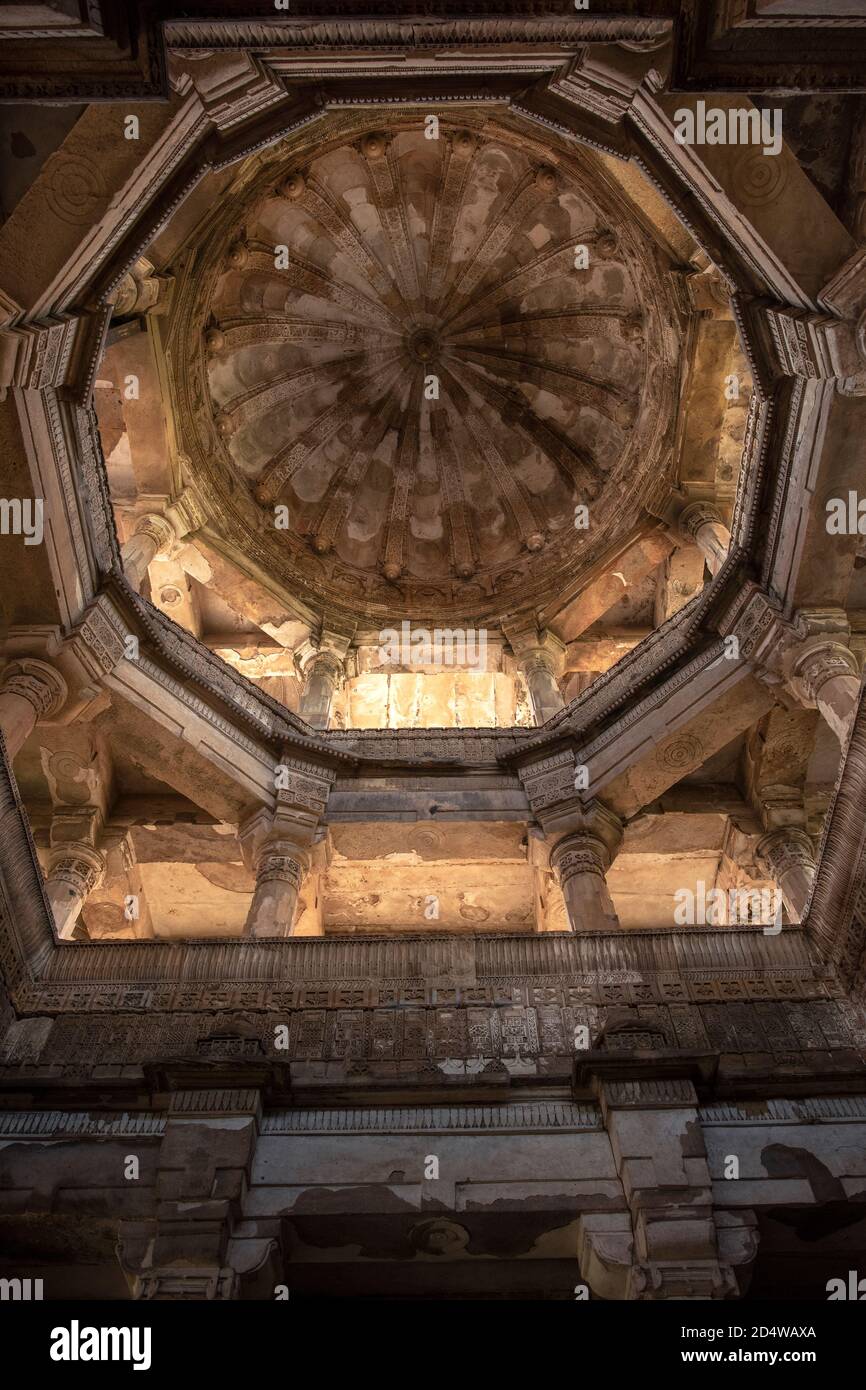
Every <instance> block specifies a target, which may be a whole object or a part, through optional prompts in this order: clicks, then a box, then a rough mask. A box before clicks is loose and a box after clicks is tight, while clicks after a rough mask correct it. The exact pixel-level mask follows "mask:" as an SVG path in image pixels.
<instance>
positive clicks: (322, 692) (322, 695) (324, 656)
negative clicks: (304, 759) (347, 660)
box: [301, 652, 343, 729]
mask: <svg viewBox="0 0 866 1390" xmlns="http://www.w3.org/2000/svg"><path fill="white" fill-rule="evenodd" d="M342 677H343V665H342V662H340V661H339V660H338V658H337V657H336V656H333V655H332V654H331V653H330V652H321V653H320V654H319V655H318V656H314V657H313V659H312V661H311V662H310V663H309V665H308V666H307V671H306V684H305V686H304V693H303V696H302V697H301V718H302V719H305V720H306V721H307V723H308V724H309V725H310V727H311V728H313V729H327V727H328V722H329V720H330V717H331V701H332V699H333V698H334V692H335V690H336V689H337V687H338V686H339V684H340V681H341V679H342Z"/></svg>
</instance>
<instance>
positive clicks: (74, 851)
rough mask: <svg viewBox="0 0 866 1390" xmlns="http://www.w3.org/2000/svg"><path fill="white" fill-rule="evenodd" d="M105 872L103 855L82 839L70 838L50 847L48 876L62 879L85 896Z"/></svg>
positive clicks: (91, 890)
mask: <svg viewBox="0 0 866 1390" xmlns="http://www.w3.org/2000/svg"><path fill="white" fill-rule="evenodd" d="M104 872H105V855H104V854H103V853H102V851H101V850H98V849H94V847H93V845H88V844H85V843H84V841H83V840H70V841H68V842H67V843H66V844H61V845H58V846H57V848H56V849H52V850H51V853H50V855H49V858H48V875H47V876H48V878H50V879H56V880H63V881H64V882H67V883H69V884H71V885H73V886H74V887H75V888H76V889H79V888H80V889H81V891H82V893H83V895H84V896H85V897H86V896H87V895H88V893H92V892H93V889H94V888H96V886H97V885H98V883H99V882H100V880H101V879H102V875H103V874H104Z"/></svg>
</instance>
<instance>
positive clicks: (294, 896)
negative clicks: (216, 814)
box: [244, 834, 310, 937]
mask: <svg viewBox="0 0 866 1390" xmlns="http://www.w3.org/2000/svg"><path fill="white" fill-rule="evenodd" d="M253 866H254V869H255V875H256V886H255V890H254V892H253V900H252V902H251V904H250V910H249V914H248V916H247V921H246V926H245V928H244V935H245V936H255V937H265V936H270V937H273V936H291V935H292V927H293V924H294V920H295V908H296V907H297V903H298V893H299V892H300V888H301V884H302V883H303V881H304V878H305V877H306V874H307V871H308V869H309V867H310V853H309V850H307V849H304V848H302V846H301V845H299V844H297V843H296V842H295V841H294V840H291V839H289V838H287V837H286V836H285V835H281V834H275V835H269V836H267V837H266V838H265V839H264V840H262V842H261V843H260V844H259V845H258V847H257V849H256V850H255V854H254V859H253Z"/></svg>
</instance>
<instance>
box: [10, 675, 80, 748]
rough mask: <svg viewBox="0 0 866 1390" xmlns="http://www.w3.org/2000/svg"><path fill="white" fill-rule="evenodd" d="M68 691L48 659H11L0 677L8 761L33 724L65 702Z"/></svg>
mask: <svg viewBox="0 0 866 1390" xmlns="http://www.w3.org/2000/svg"><path fill="white" fill-rule="evenodd" d="M67 695H68V691H67V688H66V682H65V681H64V679H63V677H62V676H61V674H60V672H59V671H57V670H55V668H54V667H53V666H49V664H48V662H47V661H37V660H36V659H35V658H33V657H24V658H22V659H21V660H18V661H10V663H9V665H8V666H7V667H6V668H5V669H4V671H3V674H2V676H0V729H2V731H3V738H4V740H5V743H6V754H7V757H8V758H9V761H10V763H11V762H13V760H14V759H15V757H16V756H17V755H18V753H20V751H21V749H22V748H23V747H24V744H25V743H26V742H27V740H28V738H29V737H30V735H31V734H32V732H33V730H34V728H35V727H36V721H37V719H48V718H49V717H50V716H52V715H55V714H57V713H58V711H59V710H60V708H61V706H62V705H63V704H65V702H66V698H67Z"/></svg>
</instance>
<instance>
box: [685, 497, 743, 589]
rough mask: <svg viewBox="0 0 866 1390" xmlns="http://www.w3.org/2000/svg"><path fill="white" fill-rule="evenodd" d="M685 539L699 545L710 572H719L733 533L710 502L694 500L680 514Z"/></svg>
mask: <svg viewBox="0 0 866 1390" xmlns="http://www.w3.org/2000/svg"><path fill="white" fill-rule="evenodd" d="M680 532H681V534H682V536H683V539H684V540H686V541H691V542H692V543H693V544H694V545H696V546H697V547H698V549H699V550H700V551H701V554H702V555H703V557H704V559H705V560H706V562H707V568H708V569H709V571H710V574H718V572H719V570H720V569H721V568H722V565H723V564H724V562H725V559H726V557H727V554H728V550H729V548H730V544H731V533H730V531H729V530H728V528H727V526H726V525H725V524H724V522H723V521H722V518H721V515H720V514H719V512H718V511H717V509H716V508H715V507H714V506H713V505H712V503H709V502H692V503H691V504H690V505H689V506H688V507H686V509H685V511H684V512H683V513H682V515H681V516H680Z"/></svg>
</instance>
